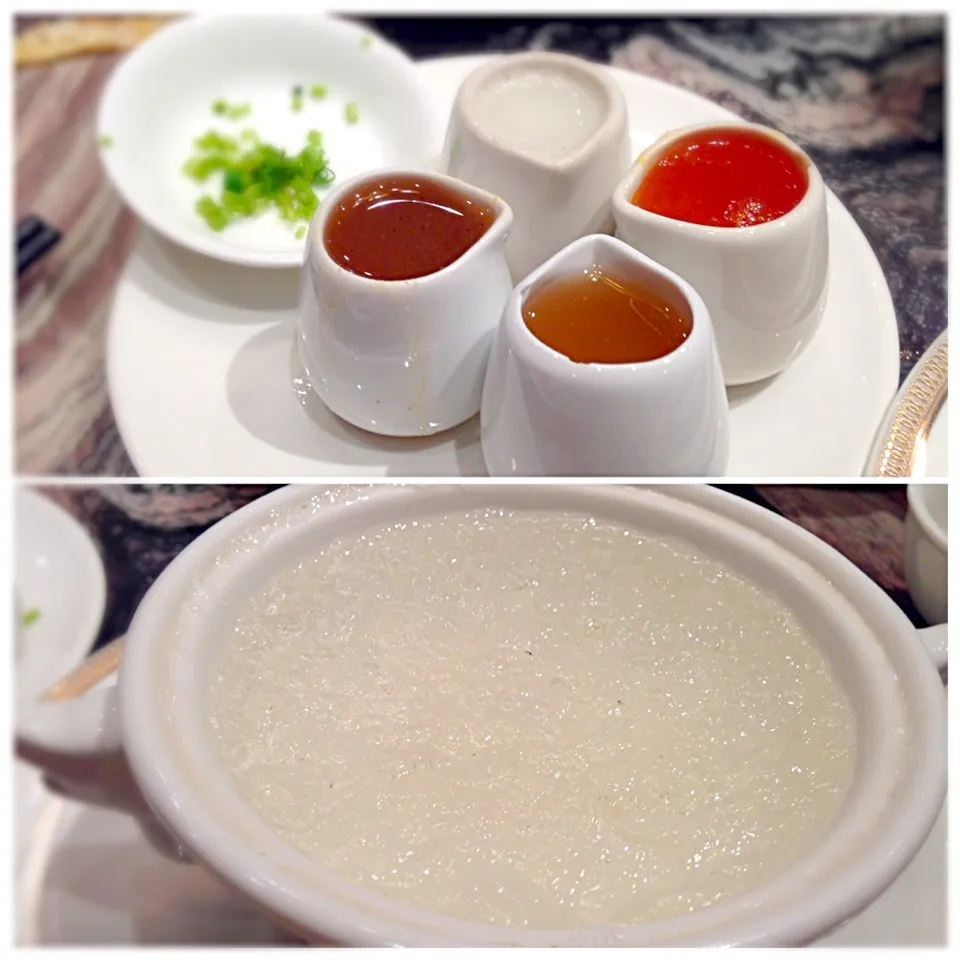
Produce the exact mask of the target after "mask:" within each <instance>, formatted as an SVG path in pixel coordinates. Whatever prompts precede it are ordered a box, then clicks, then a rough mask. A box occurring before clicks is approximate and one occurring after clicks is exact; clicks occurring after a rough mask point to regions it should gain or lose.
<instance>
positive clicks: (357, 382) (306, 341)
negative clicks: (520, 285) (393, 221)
mask: <svg viewBox="0 0 960 960" xmlns="http://www.w3.org/2000/svg"><path fill="white" fill-rule="evenodd" d="M381 174H382V175H383V176H384V178H385V179H388V180H389V179H392V178H393V177H394V176H397V177H401V178H403V177H406V176H407V175H408V174H409V175H410V176H415V177H416V176H419V177H420V178H421V179H422V180H425V181H431V182H434V183H440V184H442V185H444V186H447V187H449V188H451V189H453V190H456V191H459V192H460V193H461V194H462V195H463V196H465V197H467V198H468V199H470V200H473V201H475V202H477V203H479V204H481V205H484V206H487V207H489V208H491V209H492V210H494V211H495V212H496V219H495V220H494V221H493V223H492V224H491V225H490V227H489V228H488V229H487V231H486V233H484V234H483V236H481V237H480V239H479V240H478V241H477V242H476V243H475V244H474V245H473V246H472V247H470V249H469V250H467V251H466V252H465V253H464V254H463V255H462V256H460V257H458V258H457V259H456V260H455V261H454V262H453V263H451V264H448V265H447V266H446V267H444V268H443V269H441V270H437V271H436V272H435V273H431V274H427V275H426V276H422V277H415V278H413V279H411V280H373V279H371V278H369V277H362V276H359V275H358V274H356V273H353V272H351V271H350V270H347V269H345V268H344V267H342V266H340V264H339V263H337V262H336V261H335V260H334V259H333V258H332V257H331V256H330V254H329V253H327V250H326V247H325V245H324V238H323V235H324V228H325V226H326V222H327V218H328V216H329V214H330V211H332V210H334V209H336V205H337V204H338V203H339V202H340V200H341V199H342V198H343V197H348V196H349V195H350V194H352V193H353V192H354V191H355V190H356V188H357V187H358V185H362V183H358V180H356V179H354V180H351V181H349V182H347V183H345V184H343V185H342V186H341V187H339V188H338V189H336V190H335V191H334V192H333V193H331V195H330V198H329V201H328V202H327V203H324V204H323V205H322V206H321V207H320V209H319V210H318V211H317V213H316V216H315V217H314V220H313V224H312V225H311V227H310V237H309V241H308V246H307V255H306V257H305V259H304V265H303V268H302V271H301V275H300V301H299V305H298V308H297V344H298V348H299V351H300V360H301V362H302V364H303V368H304V370H305V371H306V374H307V379H308V380H309V382H310V385H311V386H312V387H313V390H314V392H315V393H316V394H317V395H318V396H319V397H320V399H321V400H323V402H324V403H325V404H326V405H327V406H328V407H329V408H330V410H332V411H333V412H334V413H335V414H336V415H337V416H338V417H342V418H343V419H344V420H346V421H347V422H348V423H352V424H353V425H354V426H355V427H360V428H361V429H363V430H369V431H370V432H372V433H377V434H381V435H384V436H391V437H425V436H430V435H432V434H435V433H440V432H441V431H442V430H448V429H450V428H451V427H455V426H457V424H460V423H463V422H464V421H465V420H469V419H470V417H473V416H476V414H477V413H479V412H480V395H481V391H482V389H483V377H484V372H485V371H486V367H487V357H488V356H489V354H490V344H491V343H492V341H493V333H494V330H495V329H496V327H497V323H498V322H499V320H500V315H501V313H502V312H503V306H504V304H505V303H506V302H507V298H508V297H509V296H510V293H511V291H512V289H513V285H512V283H511V282H510V271H509V270H508V268H507V261H506V257H505V255H504V250H503V247H504V242H505V241H506V239H507V237H508V235H509V233H510V225H511V223H512V222H513V214H512V213H511V211H510V208H509V207H508V206H507V205H506V204H505V203H504V202H503V200H501V199H500V198H499V197H495V196H493V195H491V194H489V193H485V192H484V191H482V190H478V189H477V188H476V187H471V186H469V185H468V184H466V183H460V182H459V181H457V180H453V179H452V178H450V177H444V176H440V175H439V174H435V173H432V174H426V173H421V174H416V173H414V172H413V171H403V170H384V171H381ZM376 176H377V174H371V175H370V177H376ZM367 180H368V177H367V176H363V177H361V178H359V181H362V182H365V181H367Z"/></svg>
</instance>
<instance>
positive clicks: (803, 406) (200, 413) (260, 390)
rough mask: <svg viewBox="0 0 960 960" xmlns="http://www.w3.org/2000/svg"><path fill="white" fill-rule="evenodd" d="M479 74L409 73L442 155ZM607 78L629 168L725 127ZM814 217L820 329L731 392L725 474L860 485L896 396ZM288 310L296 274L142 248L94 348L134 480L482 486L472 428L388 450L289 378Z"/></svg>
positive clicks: (886, 360) (851, 273)
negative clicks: (776, 367)
mask: <svg viewBox="0 0 960 960" xmlns="http://www.w3.org/2000/svg"><path fill="white" fill-rule="evenodd" d="M486 59H487V58H485V57H445V58H442V59H438V60H432V61H426V62H422V63H419V64H418V65H417V70H418V72H419V75H420V77H421V78H422V82H423V87H424V89H425V90H427V91H429V96H430V98H431V99H430V105H431V117H432V118H433V120H434V141H433V145H434V150H435V151H436V152H437V154H439V151H440V148H441V146H442V143H443V133H444V128H445V125H446V122H447V117H448V116H449V111H450V108H451V105H452V103H453V100H454V97H455V96H456V92H457V89H458V88H459V86H460V84H461V82H462V81H463V79H464V78H465V77H466V76H468V75H469V74H470V72H471V71H473V70H474V69H475V68H476V67H477V66H478V65H479V64H481V63H483V62H484V61H485V60H486ZM605 70H606V71H607V72H608V73H609V74H610V75H611V76H613V77H614V79H615V80H616V81H617V83H618V85H619V86H620V88H621V89H622V90H623V92H624V96H625V98H626V101H627V110H628V116H629V121H630V129H631V131H632V138H633V144H632V149H633V150H634V151H635V152H637V153H638V152H640V151H641V150H642V149H643V148H644V147H646V146H648V145H649V144H650V143H652V142H653V141H654V140H656V139H657V137H659V136H660V135H661V134H662V133H663V131H664V130H667V129H671V128H673V127H676V126H678V125H679V126H685V125H690V124H693V123H703V122H707V121H714V122H722V121H726V120H730V119H732V118H733V115H732V114H731V113H729V112H728V111H726V110H724V109H723V108H722V107H719V106H717V105H716V104H713V103H710V102H709V101H708V100H705V99H703V98H702V97H698V96H696V95H694V94H692V93H687V92H685V91H683V90H680V89H678V88H677V87H673V86H670V85H669V84H666V83H662V82H660V81H657V80H653V79H651V78H649V77H644V76H642V75H640V74H637V73H630V72H628V71H625V70H618V69H616V68H613V67H607V68H605ZM827 207H828V211H829V229H830V248H831V253H830V256H831V260H832V264H833V269H832V270H831V273H830V277H829V282H828V291H827V306H826V311H825V313H824V318H823V322H822V324H821V329H820V330H819V331H818V332H817V334H816V336H815V337H814V338H813V341H812V342H811V343H810V345H809V346H808V347H807V349H806V350H804V351H803V353H802V354H801V355H800V356H798V357H797V358H796V360H795V361H794V362H793V363H792V364H791V365H790V367H788V368H787V369H786V370H785V371H784V372H783V373H782V374H780V375H779V376H778V377H774V378H773V379H771V380H767V381H764V382H763V383H758V384H752V385H750V386H747V387H735V388H732V389H730V390H728V397H729V399H730V408H731V409H730V459H729V461H728V464H727V475H728V476H731V477H792V478H797V477H851V476H858V475H859V474H860V473H861V472H862V471H863V468H864V464H865V462H866V459H867V453H868V451H869V448H870V445H871V443H872V441H873V437H874V434H875V432H876V429H877V425H878V424H879V423H880V420H881V417H882V416H883V412H884V410H885V409H886V408H887V405H888V404H889V402H890V398H891V397H892V396H893V395H894V393H895V392H896V390H897V383H898V373H899V367H900V345H899V335H898V333H897V320H896V315H895V313H894V309H893V304H892V302H891V300H890V294H889V292H888V289H887V284H886V281H885V280H884V277H883V272H882V271H881V269H880V265H879V264H878V263H877V259H876V257H875V256H874V254H873V251H872V249H871V248H870V244H869V243H868V242H867V240H866V238H865V237H864V236H863V234H862V232H861V231H860V229H859V228H858V227H857V225H856V222H855V221H854V220H853V218H852V217H851V216H850V214H849V213H848V212H847V211H846V210H845V209H844V207H843V205H842V204H841V203H840V202H839V201H838V200H837V198H836V197H835V196H834V195H833V194H832V193H829V191H828V195H827ZM296 306H297V278H296V276H295V275H293V274H292V271H291V275H289V276H288V275H287V274H286V273H285V272H283V271H274V272H265V271H254V272H251V271H244V270H240V269H238V268H236V267H232V266H230V265H229V264H222V263H217V262H215V261H212V260H208V259H204V258H198V257H194V256H191V255H190V254H188V253H187V252H186V251H182V250H179V249H177V248H175V247H173V246H171V245H170V244H167V243H164V242H163V241H162V240H159V239H158V238H157V237H156V236H155V235H153V234H151V233H147V234H145V235H144V236H143V237H142V239H141V240H140V243H139V246H138V247H137V248H136V250H135V251H134V253H133V254H132V256H131V257H130V259H129V261H128V262H127V265H126V267H125V269H124V272H123V275H122V276H121V278H120V280H119V282H118V285H117V288H116V294H115V297H114V301H113V307H112V312H111V317H110V325H109V331H108V339H107V377H108V383H109V391H110V399H111V402H112V404H113V411H114V416H115V417H116V421H117V426H118V428H119V430H120V434H121V436H122V437H123V440H124V443H125V444H126V447H127V450H128V451H129V453H130V457H131V459H132V460H133V463H134V466H135V467H136V468H137V470H138V472H139V473H140V474H141V475H142V476H146V477H150V476H154V477H157V476H161V477H169V476H180V477H205V476H250V475H252V474H256V475H258V476H273V477H294V476H297V477H361V476H366V477H381V476H395V477H427V476H440V477H453V476H474V475H477V474H483V472H484V465H483V458H482V456H481V452H480V438H479V424H478V422H477V420H471V421H468V422H467V423H465V424H464V425H463V426H461V427H457V428H455V429H453V430H451V431H448V432H447V433H444V434H438V435H437V436H435V437H433V438H429V439H426V440H390V439H387V438H379V437H375V436H372V435H371V434H366V433H364V434H361V433H360V431H358V430H356V429H354V428H352V427H350V426H349V425H348V424H346V423H344V422H343V421H342V420H339V419H338V418H336V417H334V416H333V415H332V414H331V413H330V412H329V411H328V410H327V408H326V407H325V406H324V405H323V403H322V402H321V401H320V400H319V399H318V398H317V397H316V395H315V394H314V393H313V391H312V390H311V389H310V388H309V387H308V386H306V385H305V383H304V374H303V371H302V370H301V369H299V367H298V364H297V362H296V359H295V350H294V329H295V326H296ZM171 422H173V423H176V424H177V425H178V426H177V430H176V431H171V430H170V428H169V424H170V423H171Z"/></svg>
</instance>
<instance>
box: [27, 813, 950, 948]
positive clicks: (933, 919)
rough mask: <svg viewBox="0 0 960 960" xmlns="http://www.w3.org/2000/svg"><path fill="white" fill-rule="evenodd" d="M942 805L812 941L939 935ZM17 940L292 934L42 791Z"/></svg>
mask: <svg viewBox="0 0 960 960" xmlns="http://www.w3.org/2000/svg"><path fill="white" fill-rule="evenodd" d="M946 820H947V817H946V807H944V811H943V812H942V813H941V814H940V817H939V819H938V820H937V823H936V825H935V826H934V828H933V832H932V833H931V834H930V837H929V838H928V840H927V842H926V843H925V844H924V846H923V847H922V848H921V849H920V852H919V853H918V854H917V856H916V858H915V859H914V860H913V862H912V863H911V864H910V866H908V867H907V869H906V870H905V871H904V873H903V874H901V876H900V877H899V879H898V880H897V881H896V882H895V883H894V884H893V886H891V887H890V889H889V890H887V892H886V893H885V894H884V895H883V896H882V897H881V898H880V899H879V900H877V901H876V902H875V903H874V904H873V905H872V906H871V907H869V908H868V909H867V910H865V911H864V912H863V913H862V914H861V915H860V916H858V917H855V918H854V919H853V920H851V921H850V922H849V923H848V924H847V925H846V926H844V927H842V928H841V929H840V930H837V931H836V932H834V933H832V934H831V935H830V936H828V937H826V938H824V939H823V940H821V941H819V943H818V944H817V946H824V947H839V946H844V947H848V946H864V947H866V946H877V947H880V946H885V947H904V946H935V945H944V944H946V913H947V906H946V904H947V898H946V887H947V853H946V849H947V842H946V840H947V838H946V828H947V824H946ZM17 899H18V904H17V918H16V919H17V929H18V937H17V943H18V944H20V945H24V946H25V945H55V944H59V945H63V946H65V945H68V944H72V945H76V946H92V945H106V944H115V945H119V944H126V945H130V946H134V945H159V944H167V945H172V944H184V945H198V944H210V945H213V944H222V945H228V944H230V945H247V946H260V945H279V944H290V943H292V942H293V941H292V938H290V937H289V936H288V935H287V934H286V933H284V932H283V931H282V930H280V929H279V928H277V927H276V926H275V925H274V924H273V923H271V922H270V921H269V920H268V919H267V918H266V917H264V916H263V915H261V914H259V913H257V911H256V910H254V909H253V908H252V907H250V906H248V905H247V904H246V903H245V902H244V901H243V900H241V899H239V898H238V897H237V895H236V894H234V893H232V892H231V891H229V890H227V889H226V888H224V887H223V886H221V884H220V883H219V882H218V881H216V880H214V879H213V878H212V877H210V876H208V875H207V874H206V873H205V872H204V871H202V870H201V869H200V868H199V867H192V866H186V865H184V864H179V863H174V862H173V861H171V860H167V859H166V858H165V857H163V856H162V855H161V854H159V853H157V852H156V851H155V850H154V849H153V847H151V846H150V845H149V844H148V843H147V842H146V841H145V840H144V839H143V837H142V835H141V834H140V830H139V828H138V827H137V826H136V824H135V823H134V821H133V820H132V819H131V818H130V817H127V816H125V815H124V814H121V813H117V812H115V811H110V810H102V809H96V808H93V807H85V806H83V805H81V804H78V803H74V802H72V801H63V800H59V799H56V800H50V801H49V804H48V806H47V808H46V810H44V813H43V817H42V819H41V821H40V824H39V826H38V828H37V829H36V830H35V834H34V840H33V842H32V844H31V849H30V852H29V856H28V857H27V859H26V860H25V861H24V863H23V865H22V867H21V869H20V871H19V873H18V898H17Z"/></svg>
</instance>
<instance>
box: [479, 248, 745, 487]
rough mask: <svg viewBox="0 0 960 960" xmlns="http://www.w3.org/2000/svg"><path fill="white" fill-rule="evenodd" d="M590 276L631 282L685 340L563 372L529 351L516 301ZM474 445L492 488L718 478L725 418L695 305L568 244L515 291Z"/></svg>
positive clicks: (557, 363)
mask: <svg viewBox="0 0 960 960" xmlns="http://www.w3.org/2000/svg"><path fill="white" fill-rule="evenodd" d="M594 265H596V266H599V267H601V268H604V269H607V270H613V271H615V272H616V273H617V274H618V275H620V276H627V275H629V276H633V277H642V278H643V281H644V284H645V285H647V286H649V287H651V288H653V289H656V290H657V292H658V293H659V294H660V295H661V296H662V297H663V298H664V299H665V300H666V301H667V302H668V303H670V304H671V305H673V306H674V307H675V309H678V310H681V311H682V312H685V313H688V314H690V315H691V316H692V317H693V328H692V330H691V331H690V334H689V336H688V337H687V338H686V340H684V341H683V343H681V344H680V346H679V347H677V348H676V349H675V350H673V351H672V352H671V353H668V354H667V355H666V356H663V357H661V358H659V359H657V360H649V361H646V362H642V363H574V362H573V361H572V360H570V359H569V358H567V357H565V356H564V355H563V354H561V353H558V352H557V351H555V350H553V349H552V348H551V347H549V346H547V345H546V344H545V343H543V342H541V341H540V340H538V339H537V338H536V337H535V336H534V335H533V333H531V331H530V329H529V328H528V327H527V324H526V322H525V321H524V318H523V307H524V303H525V302H526V300H527V298H528V297H530V296H531V295H532V294H533V293H535V291H536V290H537V289H538V288H541V287H543V286H544V285H545V284H548V283H550V282H551V281H553V280H556V279H557V278H559V277H562V276H569V275H571V274H574V273H578V272H583V271H585V270H589V269H590V268H591V267H592V266H594ZM480 439H481V444H482V446H483V456H484V460H485V461H486V465H487V470H488V471H489V472H490V474H491V475H492V476H522V477H538V476H547V477H551V476H560V477H597V476H599V477H659V476H678V477H697V476H699V477H706V476H722V475H723V473H724V470H725V469H726V465H727V456H728V452H729V449H730V409H729V407H728V405H727V395H726V392H725V391H724V387H723V375H722V373H721V370H720V362H719V359H718V357H717V346H716V342H715V340H714V335H713V326H712V324H711V322H710V315H709V313H708V312H707V308H706V307H705V306H704V303H703V300H702V299H701V298H700V296H699V294H698V293H697V292H696V290H694V289H693V287H691V286H690V284H688V283H687V282H686V281H685V280H684V279H682V278H681V277H679V276H677V275H676V274H674V273H671V272H670V271H669V270H667V269H665V268H664V267H662V266H660V265H659V264H658V263H655V262H654V261H653V260H651V259H650V258H649V257H645V256H643V255H642V254H639V253H637V252H636V251H635V250H633V249H632V248H631V247H629V246H627V244H625V243H623V242H621V241H620V240H615V239H614V238H613V237H607V236H592V237H583V238H582V239H580V240H575V241H574V242H573V243H571V244H570V245H569V246H568V247H566V248H565V249H563V250H561V251H560V252H559V253H558V254H556V255H555V256H553V257H551V258H550V260H548V261H547V262H546V263H545V264H544V265H543V266H542V267H540V268H539V269H538V270H535V271H534V272H533V273H532V274H531V275H530V276H529V277H527V278H526V279H525V280H524V281H523V282H522V283H520V284H519V285H518V286H517V288H516V289H515V290H514V292H513V295H512V296H511V297H510V300H509V302H508V303H507V306H506V309H505V310H504V311H503V319H502V321H501V322H500V326H499V327H498V328H497V336H496V339H495V341H494V345H493V350H492V352H491V356H490V364H489V366H488V368H487V378H486V380H485V382H484V386H483V406H482V408H481V412H480Z"/></svg>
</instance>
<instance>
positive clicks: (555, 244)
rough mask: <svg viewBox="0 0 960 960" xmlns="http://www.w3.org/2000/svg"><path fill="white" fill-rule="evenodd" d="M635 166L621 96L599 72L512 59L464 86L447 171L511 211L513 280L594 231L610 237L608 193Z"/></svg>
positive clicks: (565, 59) (556, 57)
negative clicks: (500, 200)
mask: <svg viewBox="0 0 960 960" xmlns="http://www.w3.org/2000/svg"><path fill="white" fill-rule="evenodd" d="M629 162H630V132H629V129H628V127H627V109H626V104H625V103H624V98H623V93H622V92H621V90H620V87H619V86H618V85H617V82H616V80H615V79H614V78H613V77H612V76H611V75H610V74H609V73H608V72H606V71H604V70H603V69H602V68H599V67H597V66H595V65H594V64H592V63H590V62H588V61H586V60H582V59H580V58H579V57H572V56H568V55H567V54H562V53H549V52H542V51H538V52H533V53H512V54H506V55H504V56H499V57H496V58H493V59H491V60H488V61H486V62H485V63H483V64H482V65H481V66H479V67H478V68H477V69H476V70H475V71H473V72H472V73H471V74H470V75H469V76H468V77H467V78H466V80H464V82H463V84H462V85H461V86H460V89H459V90H458V92H457V96H456V99H455V100H454V103H453V109H452V111H451V113H450V124H449V128H448V131H447V137H446V142H445V146H444V150H443V159H442V160H441V169H443V170H444V172H445V173H449V174H450V175H451V176H454V177H457V178H459V179H460V180H464V181H466V182H467V183H472V184H474V185H476V186H478V187H481V188H482V189H484V190H488V191H489V192H490V193H494V194H497V195H498V196H500V197H503V198H504V200H506V201H507V203H509V204H510V207H511V208H512V210H513V215H514V220H515V223H514V228H513V230H512V232H511V234H510V237H509V239H508V240H507V259H508V261H509V263H510V272H511V274H512V276H513V279H514V281H515V282H517V281H520V280H521V279H523V278H524V277H525V276H527V274H528V273H530V272H531V271H532V270H535V269H536V268H537V267H539V266H541V265H542V264H543V263H544V262H545V261H546V260H547V259H549V258H550V257H552V256H553V255H554V254H555V253H557V252H558V251H560V250H562V249H563V248H564V247H565V246H566V245H567V244H568V243H570V242H572V241H573V240H576V239H577V238H579V237H584V236H587V235H588V234H591V233H609V232H611V231H612V229H613V213H612V210H611V206H610V195H611V193H612V191H613V188H614V187H615V186H616V184H617V182H618V180H619V179H620V177H621V176H622V175H623V171H624V170H625V169H626V167H627V165H628V164H629Z"/></svg>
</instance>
